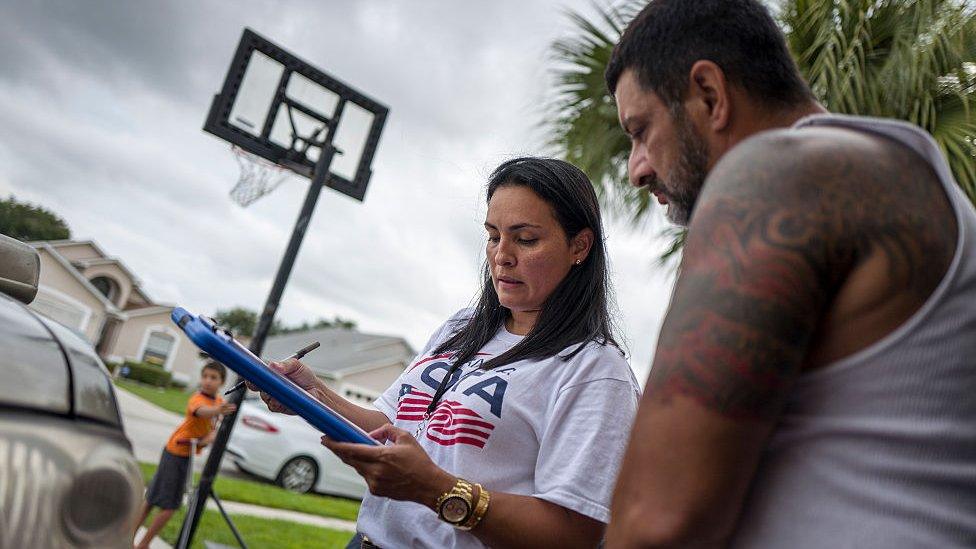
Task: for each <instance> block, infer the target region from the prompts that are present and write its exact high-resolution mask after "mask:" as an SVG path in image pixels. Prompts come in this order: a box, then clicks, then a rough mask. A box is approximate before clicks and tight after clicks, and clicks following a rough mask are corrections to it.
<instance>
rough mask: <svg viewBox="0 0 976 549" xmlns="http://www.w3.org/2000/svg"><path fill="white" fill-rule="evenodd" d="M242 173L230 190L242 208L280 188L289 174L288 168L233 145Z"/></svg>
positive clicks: (232, 148)
mask: <svg viewBox="0 0 976 549" xmlns="http://www.w3.org/2000/svg"><path fill="white" fill-rule="evenodd" d="M231 150H232V151H233V152H234V158H235V159H236V160H237V165H238V166H240V168H241V175H240V177H238V178H237V184H236V185H234V188H233V189H231V190H230V197H231V199H233V200H234V202H237V204H238V205H239V206H241V207H242V208H246V207H248V206H250V205H251V204H252V203H253V202H254V201H255V200H257V199H259V198H261V197H262V196H264V195H266V194H268V193H270V192H271V191H273V190H275V189H277V188H278V185H281V183H282V182H284V180H285V178H286V177H287V176H288V170H286V169H285V168H282V167H281V166H278V165H277V164H273V163H271V162H268V161H267V160H265V159H263V158H261V157H260V156H258V155H256V154H252V153H249V152H247V151H245V150H244V149H242V148H240V147H238V146H237V145H231Z"/></svg>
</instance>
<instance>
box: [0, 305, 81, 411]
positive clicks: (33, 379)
mask: <svg viewBox="0 0 976 549" xmlns="http://www.w3.org/2000/svg"><path fill="white" fill-rule="evenodd" d="M0 349H3V352H2V353H0V403H2V404H3V405H5V406H21V407H26V408H34V409H40V410H45V411H49V412H56V413H62V414H64V413H68V412H70V410H71V408H70V402H71V400H70V398H69V395H68V367H67V364H66V363H65V360H64V354H62V352H61V347H60V346H59V345H58V344H57V342H56V341H55V340H54V339H53V338H52V337H51V334H50V333H49V332H48V331H47V330H45V329H44V326H43V325H42V324H41V323H40V322H39V321H38V320H37V318H35V317H34V316H33V315H32V314H31V313H29V312H28V311H27V310H26V309H25V308H24V307H23V306H22V305H21V304H19V303H16V302H14V301H13V300H10V299H7V298H5V297H0Z"/></svg>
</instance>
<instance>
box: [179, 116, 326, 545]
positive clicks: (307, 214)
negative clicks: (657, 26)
mask: <svg viewBox="0 0 976 549" xmlns="http://www.w3.org/2000/svg"><path fill="white" fill-rule="evenodd" d="M342 107H343V103H342V102H340V104H339V107H338V110H339V111H340V112H341V109H342ZM334 133H335V132H334V131H333V130H331V129H330V131H329V133H328V134H326V138H325V143H324V144H323V147H322V154H321V156H319V160H318V162H317V163H316V165H315V174H314V175H313V176H312V181H311V183H310V184H309V186H308V194H306V195H305V203H304V204H302V210H301V212H300V213H299V214H298V219H297V220H296V221H295V228H294V230H292V233H291V240H289V241H288V248H287V249H285V256H284V257H283V258H282V260H281V264H280V265H279V266H278V274H277V275H275V280H274V285H273V286H272V287H271V293H270V294H268V300H267V302H265V304H264V309H263V310H262V312H261V319H260V320H259V321H258V326H257V329H256V330H255V331H254V337H253V338H252V339H251V344H250V346H249V347H250V350H251V352H252V353H254V354H255V355H257V356H261V351H263V350H264V342H265V340H266V339H267V337H268V332H269V331H270V329H271V323H272V322H273V321H274V316H275V313H277V312H278V305H279V304H280V302H281V294H282V293H284V291H285V283H287V282H288V277H289V276H291V269H292V267H293V266H294V265H295V258H296V257H297V256H298V248H299V247H300V246H301V245H302V240H303V239H304V238H305V230H306V229H308V224H309V222H310V221H311V219H312V213H313V212H314V210H315V204H316V202H318V199H319V194H320V193H321V192H322V187H323V186H325V181H326V180H327V179H328V177H329V169H330V166H331V165H332V158H333V157H334V156H335V148H334V147H333V146H332V137H333V135H334ZM241 379H242V378H241V377H240V376H237V381H241ZM246 392H247V391H235V392H234V394H232V395H231V396H230V398H229V399H228V402H230V403H232V404H234V405H236V406H237V409H235V410H234V412H232V413H231V414H230V415H229V416H225V417H224V419H223V421H221V422H220V428H219V429H218V430H217V437H216V438H215V439H214V443H213V446H211V448H210V455H209V456H207V463H206V465H204V467H203V472H202V473H200V483H199V484H198V485H197V493H196V498H195V499H196V501H204V502H206V501H207V498H208V497H210V495H211V494H212V493H213V481H214V478H215V477H216V476H217V469H218V468H219V467H220V460H221V458H223V456H224V450H225V449H226V448H227V441H228V440H229V439H230V433H231V431H232V430H233V429H234V423H235V422H236V421H237V413H238V412H239V411H240V404H241V401H242V400H244V393H246ZM191 510H192V513H190V512H188V513H187V515H186V518H184V519H183V527H182V529H181V531H180V538H181V540H180V541H181V542H182V538H183V533H184V531H185V532H186V540H187V544H189V543H190V542H192V541H193V535H194V533H196V529H197V525H198V524H199V522H200V516H201V514H202V513H203V506H199V505H194V506H193V507H192V508H191ZM186 547H188V545H180V546H179V549H186Z"/></svg>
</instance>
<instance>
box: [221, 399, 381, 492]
mask: <svg viewBox="0 0 976 549" xmlns="http://www.w3.org/2000/svg"><path fill="white" fill-rule="evenodd" d="M321 438H322V433H320V432H318V431H317V430H316V429H315V428H314V427H312V426H311V425H309V424H308V423H306V422H305V420H304V419H302V418H300V417H298V416H289V415H285V414H276V413H273V412H271V411H269V410H268V408H267V406H265V405H264V403H263V402H261V400H259V399H257V397H254V396H253V395H249V396H248V398H247V399H246V400H244V402H242V403H241V409H240V411H239V412H238V413H237V425H235V426H234V431H233V432H232V433H231V436H230V441H229V442H228V443H227V454H228V455H229V456H230V458H231V460H232V461H233V462H234V463H235V464H236V465H237V466H238V467H240V468H241V469H242V470H244V471H246V472H248V473H251V474H253V475H257V476H259V477H263V478H266V479H269V480H272V481H274V482H275V483H276V484H278V485H279V486H281V487H283V488H285V489H287V490H291V491H293V492H303V493H304V492H311V491H315V492H321V493H325V494H334V495H339V496H345V497H349V498H356V499H362V498H363V496H364V495H365V494H366V481H365V480H363V477H361V476H359V474H358V473H356V470H355V469H353V468H352V467H350V466H348V465H346V464H345V463H343V462H341V461H339V458H337V457H336V456H335V454H333V453H332V452H330V451H329V450H328V449H327V448H326V447H325V446H322V443H321Z"/></svg>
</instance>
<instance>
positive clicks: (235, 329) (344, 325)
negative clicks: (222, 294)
mask: <svg viewBox="0 0 976 549" xmlns="http://www.w3.org/2000/svg"><path fill="white" fill-rule="evenodd" d="M214 320H216V321H217V324H219V325H220V326H223V327H224V328H227V329H229V330H230V331H231V332H232V333H233V334H234V335H235V336H238V337H240V336H245V337H250V336H251V335H253V334H254V330H255V328H257V325H258V313H257V312H255V311H252V310H250V309H246V308H244V307H234V308H232V309H221V310H218V311H217V313H216V314H215V315H214ZM321 328H340V329H343V330H355V329H356V322H355V321H352V320H346V319H344V318H342V317H339V316H336V317H334V318H333V319H332V320H326V319H324V318H320V319H318V320H317V321H315V322H308V321H305V322H302V323H301V324H299V325H296V326H285V325H284V324H282V323H281V322H280V321H278V320H275V321H274V322H273V323H272V325H271V329H270V330H269V331H268V335H279V334H290V333H296V332H307V331H309V330H318V329H321Z"/></svg>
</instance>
